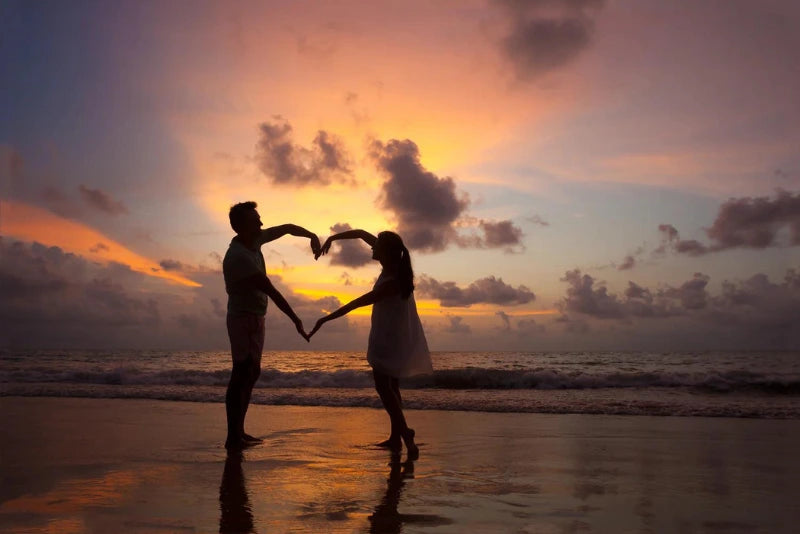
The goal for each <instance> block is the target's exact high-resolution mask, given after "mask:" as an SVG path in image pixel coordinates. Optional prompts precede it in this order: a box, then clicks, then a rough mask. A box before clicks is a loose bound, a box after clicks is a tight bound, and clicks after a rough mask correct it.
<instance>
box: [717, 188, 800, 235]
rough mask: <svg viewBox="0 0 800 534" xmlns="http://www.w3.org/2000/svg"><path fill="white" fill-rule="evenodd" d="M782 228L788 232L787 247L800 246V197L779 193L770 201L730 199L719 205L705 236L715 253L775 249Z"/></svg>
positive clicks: (799, 194)
mask: <svg viewBox="0 0 800 534" xmlns="http://www.w3.org/2000/svg"><path fill="white" fill-rule="evenodd" d="M784 228H786V229H788V230H789V232H790V236H789V244H790V245H793V246H795V245H800V193H798V194H795V195H793V194H792V193H789V192H788V191H782V190H779V191H778V192H777V194H776V196H775V198H774V199H770V198H768V197H756V198H751V197H745V198H731V199H730V200H728V201H727V202H725V203H724V204H722V206H721V207H720V209H719V213H718V214H717V218H716V219H715V220H714V223H713V224H712V225H711V228H709V229H708V230H707V231H706V234H707V235H708V237H709V238H710V239H711V240H713V241H714V248H715V250H723V249H727V248H734V247H742V248H756V249H762V248H766V247H770V246H777V245H779V244H780V243H779V233H780V232H781V230H782V229H784Z"/></svg>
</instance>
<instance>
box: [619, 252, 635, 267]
mask: <svg viewBox="0 0 800 534" xmlns="http://www.w3.org/2000/svg"><path fill="white" fill-rule="evenodd" d="M635 266H636V258H634V257H633V256H631V255H630V254H628V255H627V256H625V259H623V260H622V263H620V264H619V265H618V266H617V270H618V271H629V270H631V269H633V268H634V267H635Z"/></svg>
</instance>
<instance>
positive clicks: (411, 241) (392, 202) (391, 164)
mask: <svg viewBox="0 0 800 534" xmlns="http://www.w3.org/2000/svg"><path fill="white" fill-rule="evenodd" d="M372 157H373V158H374V160H375V162H376V164H377V165H378V167H379V168H380V169H381V170H382V171H384V172H385V173H386V175H387V177H388V178H387V180H386V182H384V184H383V189H382V195H381V198H380V199H379V202H380V204H381V206H382V207H383V208H385V209H388V210H390V211H392V212H393V213H394V214H395V217H396V218H397V230H398V232H399V233H400V234H401V235H402V236H403V240H404V241H405V242H406V245H407V246H408V247H409V248H411V249H416V250H425V251H439V250H443V249H444V248H445V247H446V246H447V244H448V243H449V242H450V241H451V240H453V239H454V238H455V236H456V232H455V229H454V228H453V223H455V222H456V220H457V219H458V218H459V216H461V214H462V213H463V212H464V210H465V209H466V208H467V206H469V197H468V196H467V195H466V194H461V195H459V194H457V192H456V184H455V182H454V181H453V179H452V178H450V177H445V178H439V177H438V176H436V175H435V174H433V173H432V172H430V171H427V170H426V169H425V168H424V167H423V166H422V163H421V162H420V160H419V149H418V148H417V145H416V144H415V143H414V142H413V141H410V140H405V141H398V140H395V139H393V140H391V141H389V142H388V143H386V144H383V143H381V142H380V141H375V142H374V143H373V145H372Z"/></svg>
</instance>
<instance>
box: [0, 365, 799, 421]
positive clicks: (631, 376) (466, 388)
mask: <svg viewBox="0 0 800 534" xmlns="http://www.w3.org/2000/svg"><path fill="white" fill-rule="evenodd" d="M432 358H433V364H434V368H435V369H436V370H435V372H434V374H433V375H432V376H427V377H419V378H412V379H406V380H403V381H401V390H402V393H403V402H404V406H405V407H406V408H412V409H422V410H458V411H484V412H538V413H580V414H617V415H654V416H713V417H752V418H764V419H800V353H798V352H696V353H694V352H681V353H671V352H664V353H659V352H435V353H433V355H432ZM229 362H230V355H229V353H228V352H224V351H222V352H219V351H200V352H192V351H140V350H139V351H101V350H92V351H81V350H62V351H58V350H47V351H30V350H27V351H23V350H2V351H0V396H12V395H13V396H48V397H93V398H145V399H160V400H175V401H192V402H207V403H221V402H224V397H225V388H226V385H227V381H228V377H229V373H230V363H229ZM252 402H253V403H255V404H272V405H286V404H291V405H304V406H369V407H380V401H379V400H378V396H377V394H376V393H375V391H374V390H373V387H372V378H371V373H370V369H369V366H368V365H367V363H366V359H365V355H364V353H363V352H357V351H355V352H353V351H328V352H320V351H267V352H265V353H264V358H263V362H262V373H261V377H260V379H259V381H258V383H257V384H256V388H255V390H254V392H253V398H252Z"/></svg>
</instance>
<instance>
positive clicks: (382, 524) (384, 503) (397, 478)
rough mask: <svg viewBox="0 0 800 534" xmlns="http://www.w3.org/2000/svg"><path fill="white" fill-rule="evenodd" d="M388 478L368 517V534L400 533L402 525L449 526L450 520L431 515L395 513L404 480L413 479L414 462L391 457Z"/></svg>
mask: <svg viewBox="0 0 800 534" xmlns="http://www.w3.org/2000/svg"><path fill="white" fill-rule="evenodd" d="M389 466H390V468H391V469H390V471H389V478H388V480H387V486H386V493H385V494H384V496H383V498H382V499H381V502H380V503H379V504H378V505H377V506H376V507H375V511H374V512H372V515H370V516H369V523H370V525H369V532H370V534H397V533H399V532H401V531H402V529H403V524H405V523H416V524H425V525H430V526H435V525H449V524H450V523H452V521H451V520H449V519H447V518H445V517H441V516H438V515H433V514H401V513H400V512H398V511H397V507H398V505H399V504H400V497H401V495H402V492H403V487H404V486H405V484H406V479H413V478H414V461H413V460H411V459H409V460H406V461H405V462H401V461H400V458H399V457H395V456H393V457H392V461H391V462H390V464H389Z"/></svg>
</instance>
